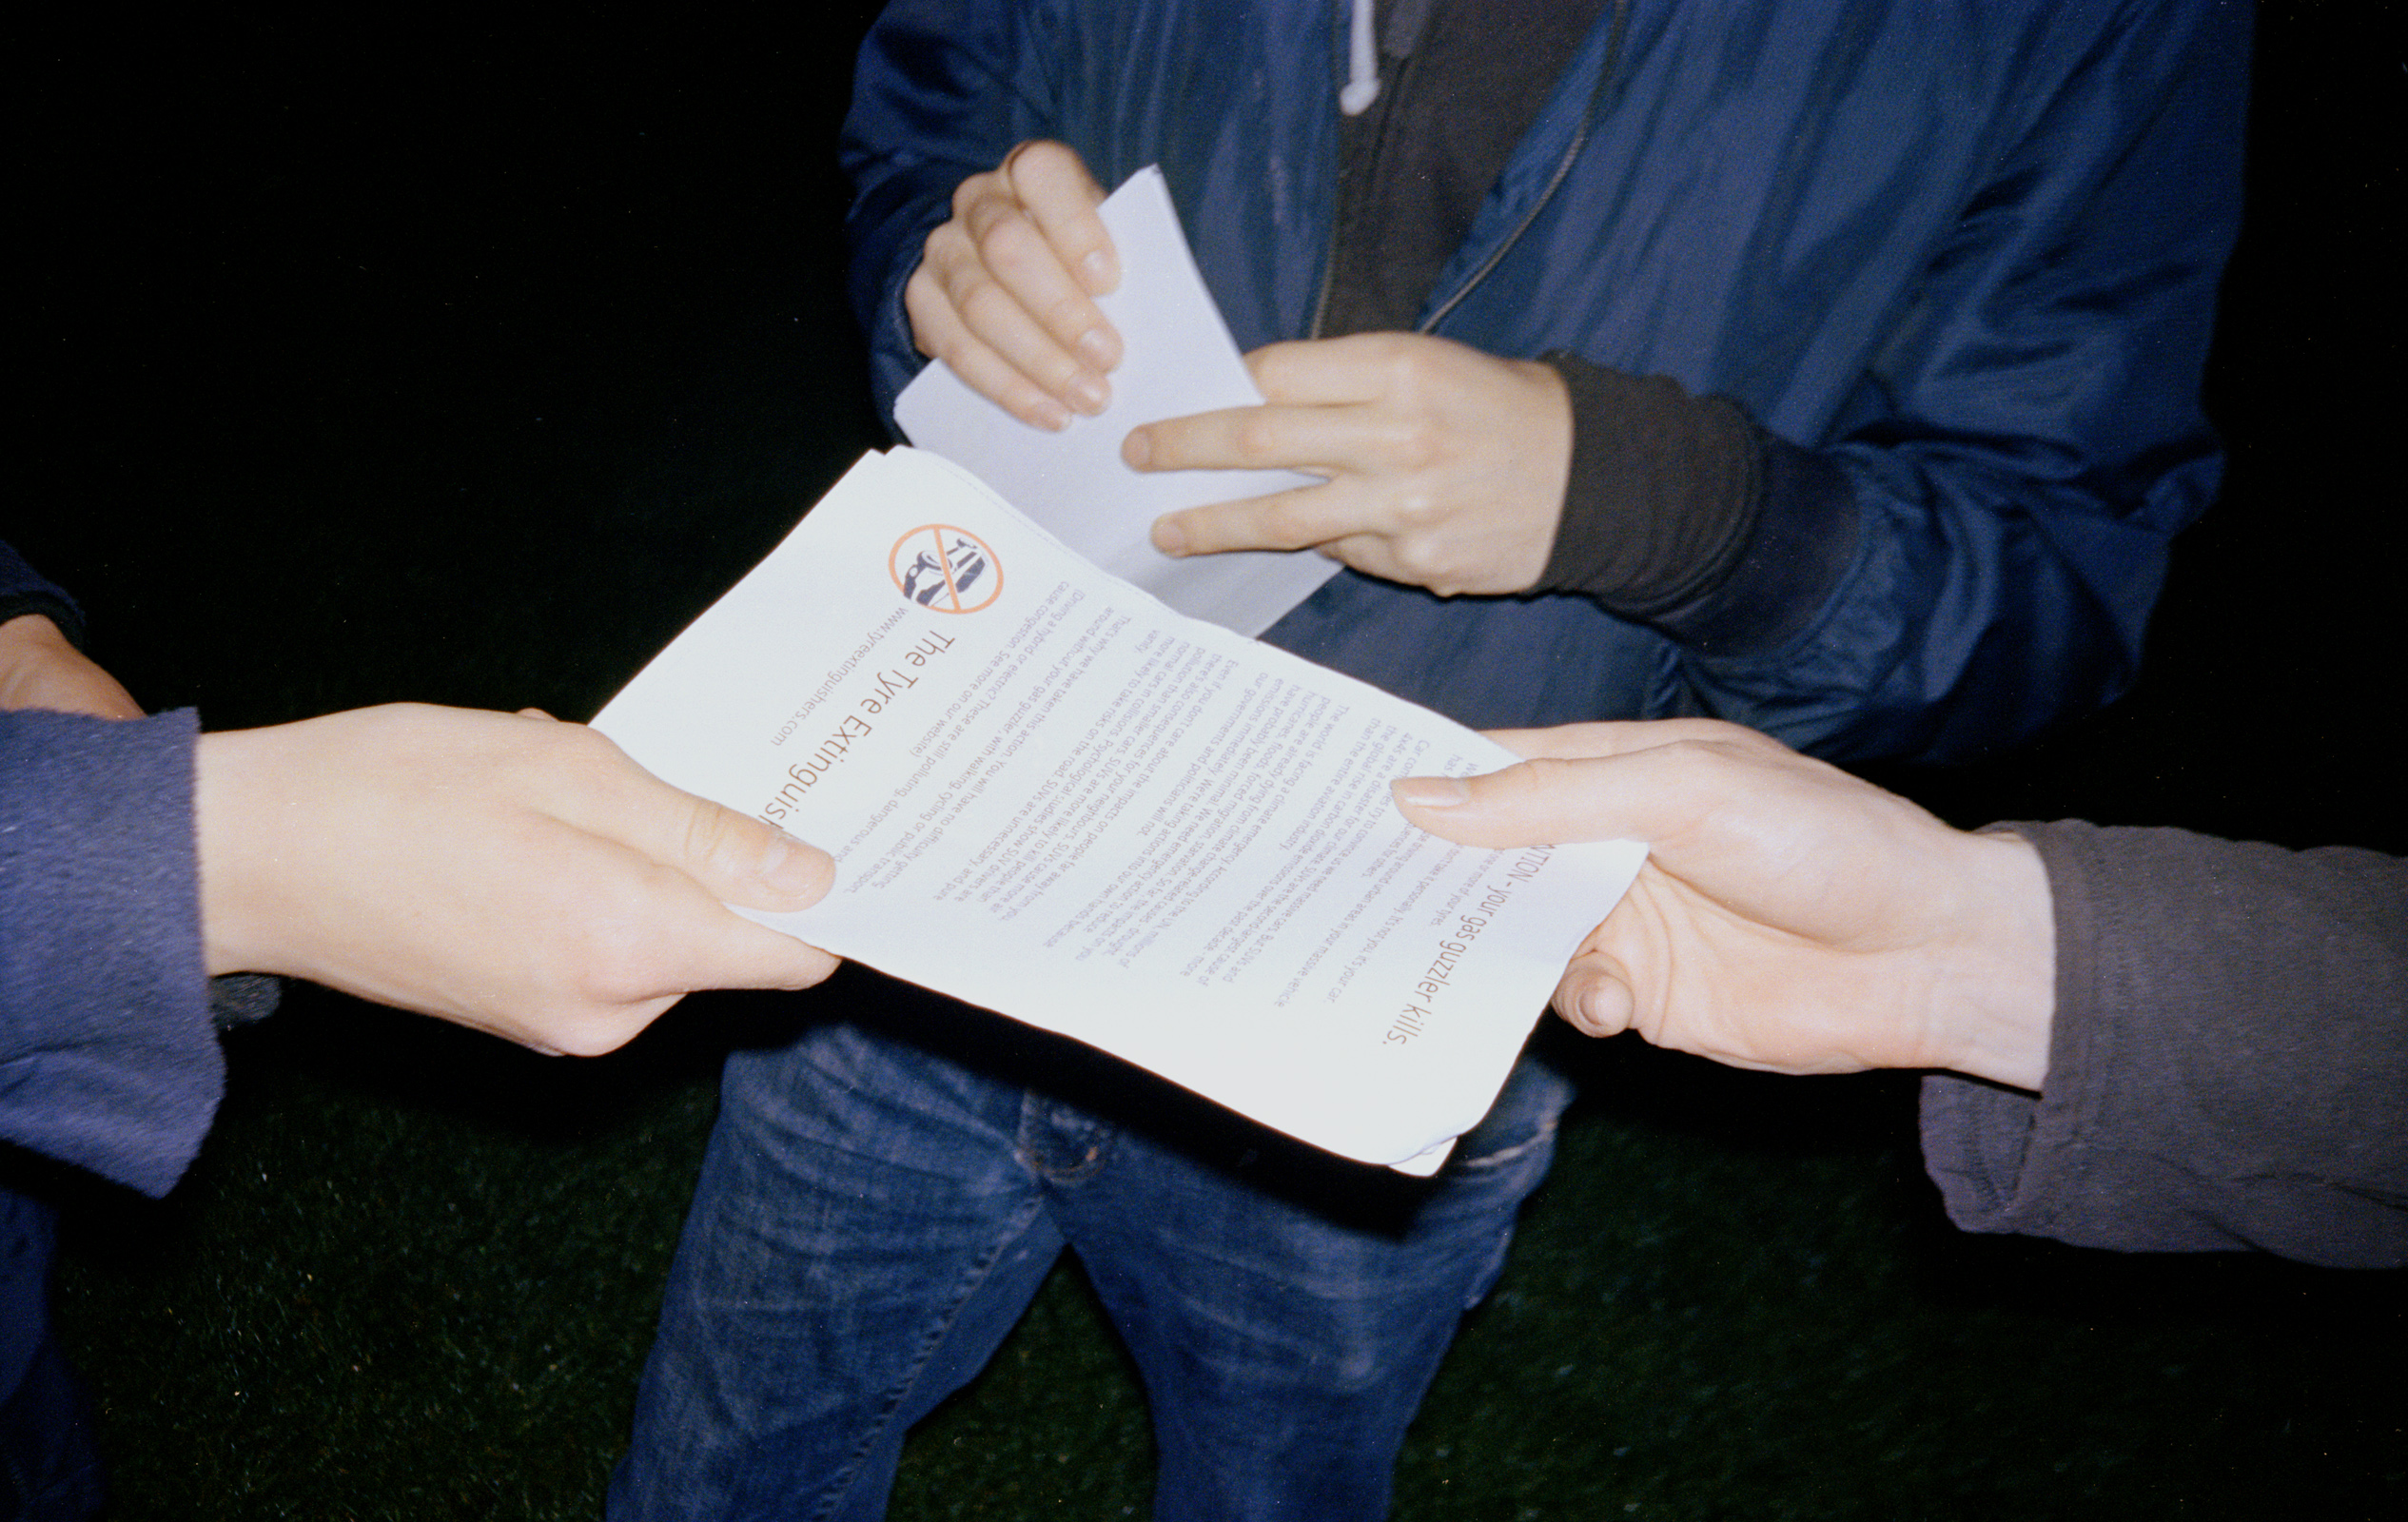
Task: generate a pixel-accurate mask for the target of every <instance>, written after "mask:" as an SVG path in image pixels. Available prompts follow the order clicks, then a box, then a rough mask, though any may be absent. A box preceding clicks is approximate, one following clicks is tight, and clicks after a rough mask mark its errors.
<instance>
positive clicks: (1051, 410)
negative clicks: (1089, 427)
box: [1029, 397, 1070, 434]
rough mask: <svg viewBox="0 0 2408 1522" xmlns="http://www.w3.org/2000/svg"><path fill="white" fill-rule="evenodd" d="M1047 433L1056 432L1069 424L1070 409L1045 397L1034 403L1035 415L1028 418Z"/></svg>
mask: <svg viewBox="0 0 2408 1522" xmlns="http://www.w3.org/2000/svg"><path fill="white" fill-rule="evenodd" d="M1029 421H1030V422H1032V423H1035V424H1036V425H1037V426H1038V427H1040V428H1043V429H1044V430H1045V431H1046V432H1047V433H1052V434H1058V433H1060V432H1061V431H1062V430H1063V429H1065V428H1067V427H1069V426H1070V409H1069V408H1067V407H1065V406H1064V405H1062V403H1060V402H1058V401H1056V400H1053V399H1052V398H1051V397H1047V399H1046V400H1043V401H1040V402H1038V403H1037V405H1036V416H1035V417H1033V418H1030V419H1029Z"/></svg>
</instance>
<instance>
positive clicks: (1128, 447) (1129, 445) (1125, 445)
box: [1121, 428, 1162, 544]
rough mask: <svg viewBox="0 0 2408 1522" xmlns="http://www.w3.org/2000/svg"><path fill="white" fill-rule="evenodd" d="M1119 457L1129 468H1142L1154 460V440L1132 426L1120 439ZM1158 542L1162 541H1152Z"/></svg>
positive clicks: (1143, 430) (1140, 429)
mask: <svg viewBox="0 0 2408 1522" xmlns="http://www.w3.org/2000/svg"><path fill="white" fill-rule="evenodd" d="M1121 459H1122V461H1123V462H1124V463H1125V464H1126V465H1127V466H1128V468H1129V469H1131V470H1144V469H1145V467H1146V466H1148V465H1150V464H1152V463H1153V462H1154V440H1153V439H1151V438H1150V437H1148V436H1147V434H1146V432H1145V429H1143V428H1132V429H1130V430H1129V431H1128V437H1127V438H1126V439H1122V440H1121ZM1154 542H1155V543H1157V544H1160V543H1161V542H1162V541H1161V540H1160V539H1156V540H1155V541H1154Z"/></svg>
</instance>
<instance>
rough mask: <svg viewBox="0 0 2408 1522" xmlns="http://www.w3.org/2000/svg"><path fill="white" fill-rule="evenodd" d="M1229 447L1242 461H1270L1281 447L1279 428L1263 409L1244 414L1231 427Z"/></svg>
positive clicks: (1255, 409)
mask: <svg viewBox="0 0 2408 1522" xmlns="http://www.w3.org/2000/svg"><path fill="white" fill-rule="evenodd" d="M1229 447H1230V450H1231V452H1232V453H1234V454H1235V455H1237V457H1238V458H1239V459H1270V458H1272V456H1273V454H1274V452H1275V451H1276V450H1277V449H1278V447H1279V428H1278V426H1277V425H1276V424H1275V423H1273V422H1272V420H1271V419H1270V416H1269V414H1268V413H1267V411H1266V410H1264V409H1263V408H1259V407H1258V408H1254V409H1251V410H1248V411H1245V412H1242V413H1240V414H1239V415H1238V417H1237V419H1236V420H1235V421H1234V422H1233V423H1232V424H1231V426H1230V429H1229Z"/></svg>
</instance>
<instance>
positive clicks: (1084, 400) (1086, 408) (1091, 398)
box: [1070, 375, 1112, 418]
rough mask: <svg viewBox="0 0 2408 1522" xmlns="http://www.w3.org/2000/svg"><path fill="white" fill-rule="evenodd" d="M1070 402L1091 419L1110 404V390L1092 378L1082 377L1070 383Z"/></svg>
mask: <svg viewBox="0 0 2408 1522" xmlns="http://www.w3.org/2000/svg"><path fill="white" fill-rule="evenodd" d="M1070 400H1072V401H1075V402H1077V403H1078V406H1079V410H1080V411H1081V412H1084V413H1086V414H1087V416H1088V417H1090V418H1092V417H1094V416H1095V415H1096V414H1097V413H1099V412H1102V411H1103V410H1104V409H1105V408H1106V407H1108V406H1110V405H1111V404H1112V389H1111V387H1109V386H1107V385H1106V384H1105V383H1104V382H1103V381H1102V380H1098V379H1096V378H1095V377H1094V376H1091V375H1082V376H1079V377H1077V378H1076V379H1074V380H1071V382H1070Z"/></svg>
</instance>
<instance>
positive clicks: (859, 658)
mask: <svg viewBox="0 0 2408 1522" xmlns="http://www.w3.org/2000/svg"><path fill="white" fill-rule="evenodd" d="M595 724H596V727H597V728H598V729H600V730H601V731H603V732H605V733H607V734H609V735H610V736H611V737H612V738H613V739H615V740H617V742H618V744H619V745H620V746H621V747H623V748H624V749H625V750H626V751H628V753H629V754H631V755H632V756H634V757H635V759H636V761H638V762H640V763H641V764H642V765H644V766H645V767H647V768H649V769H650V770H651V771H654V772H656V773H657V774H658V775H660V776H662V777H664V778H666V779H668V780H669V781H671V782H674V783H675V784H677V785H678V786H680V787H683V788H686V789H688V790H692V791H695V792H698V793H701V794H702V795H704V796H706V797H710V798H713V799H715V800H716V801H718V802H720V803H723V804H725V805H727V806H728V807H730V808H732V809H735V810H738V811H740V812H744V813H748V814H753V815H755V816H758V817H761V818H764V819H768V820H771V821H772V822H773V823H775V824H777V825H779V826H780V827H781V828H783V829H787V830H789V831H790V832H792V833H793V834H795V835H798V836H800V837H802V838H804V839H806V840H809V841H812V842H813V843H814V844H816V845H819V846H821V847H823V848H825V849H828V850H829V851H830V852H832V854H833V855H834V856H835V858H836V861H837V884H836V887H835V888H834V889H833V890H832V892H831V893H830V894H829V896H828V898H827V900H826V901H825V902H823V903H822V904H820V905H819V906H817V907H813V908H812V909H809V910H806V911H804V912H802V913H800V914H794V915H786V916H767V915H757V914H756V915H754V918H756V919H760V920H762V921H763V922H764V923H767V924H771V925H773V926H775V927H778V928H780V929H784V930H788V931H790V932H791V933H793V934H794V935H797V936H800V937H802V938H803V939H805V940H808V941H810V942H812V943H813V944H814V945H817V946H825V947H826V948H827V949H829V950H831V951H832V952H835V953H837V954H838V955H841V956H845V957H850V958H853V959H856V960H859V961H861V962H864V963H867V964H869V965H871V966H875V967H878V968H880V969H882V970H884V971H886V972H889V973H891V974H893V975H895V976H897V977H900V978H904V979H907V980H909V981H910V982H913V983H918V984H922V985H927V986H929V987H931V988H935V989H937V990H939V991H941V992H944V993H949V994H951V995H953V996H954V997H956V998H960V999H963V1000H966V1001H968V1002H969V1003H971V1004H974V1005H983V1006H985V1007H987V1008H989V1009H993V1010H997V1011H1000V1012H1001V1013H1003V1014H1006V1015H1009V1016H1012V1017H1013V1018H1016V1019H1019V1020H1023V1021H1027V1022H1028V1023H1029V1024H1035V1025H1040V1026H1044V1027H1046V1028H1047V1029H1050V1030H1055V1031H1059V1032H1062V1033H1064V1034H1066V1035H1068V1036H1072V1037H1075V1038H1077V1039H1078V1040H1080V1041H1083V1042H1087V1043H1088V1044H1092V1045H1095V1046H1098V1047H1101V1048H1103V1049H1104V1050H1106V1051H1108V1052H1112V1053H1114V1054H1116V1055H1118V1056H1120V1057H1123V1058H1125V1059H1126V1060H1128V1061H1130V1062H1133V1063H1139V1064H1140V1065H1142V1066H1145V1067H1147V1068H1150V1069H1152V1070H1153V1071H1154V1072H1157V1073H1160V1074H1162V1075H1163V1076H1165V1078H1168V1079H1170V1080H1172V1081H1173V1082H1176V1083H1181V1084H1184V1085H1185V1086H1186V1087H1188V1088H1190V1089H1193V1090H1195V1091H1196V1092H1198V1093H1201V1094H1203V1095H1204V1096H1206V1097H1207V1098H1210V1099H1213V1100H1215V1101H1218V1102H1221V1103H1223V1104H1225V1105H1227V1106H1229V1107H1230V1108H1232V1109H1235V1110H1238V1111H1240V1112H1242V1113H1243V1114H1246V1115H1249V1116H1252V1117H1253V1118H1255V1119H1256V1120H1258V1121H1261V1122H1264V1123H1266V1124H1269V1125H1272V1126H1275V1127H1277V1128H1279V1129H1280V1130H1282V1131H1285V1132H1287V1133H1289V1134H1290V1135H1293V1136H1297V1137H1300V1138H1302V1139H1303V1140H1304V1141H1310V1142H1313V1143H1315V1144H1317V1145H1319V1146H1321V1147H1325V1148H1327V1149H1329V1150H1330V1151H1333V1152H1337V1153H1340V1154H1341V1155H1343V1156H1346V1157H1350V1158H1355V1159H1359V1160H1361V1161H1367V1162H1377V1163H1387V1164H1390V1165H1400V1166H1404V1167H1406V1168H1408V1169H1409V1170H1411V1171H1416V1172H1420V1171H1427V1170H1428V1169H1429V1168H1432V1167H1435V1166H1436V1165H1437V1162H1438V1161H1439V1158H1441V1157H1443V1155H1444V1149H1445V1147H1446V1146H1447V1145H1448V1144H1449V1143H1450V1141H1451V1140H1452V1139H1453V1138H1454V1137H1456V1136H1458V1135H1459V1134H1460V1133H1461V1132H1463V1131H1465V1130H1467V1129H1469V1128H1470V1127H1471V1126H1472V1125H1473V1124H1474V1123H1475V1122H1478V1120H1479V1118H1480V1116H1481V1115H1482V1114H1484V1113H1485V1112H1486V1110H1487V1108H1488V1106H1489V1105H1490V1103H1492V1102H1494V1100H1495V1098H1496V1095H1497V1092H1498V1087H1499V1086H1500V1085H1501V1084H1502V1083H1503V1081H1504V1078H1505V1075H1506V1072H1507V1071H1508V1069H1509V1068H1510V1067H1511V1065H1512V1063H1513V1062H1514V1059H1515V1056H1516V1054H1517V1052H1518V1050H1519V1048H1520V1046H1521V1044H1522V1043H1523V1041H1524V1040H1525V1039H1526V1037H1527V1036H1528V1034H1529V1030H1530V1027H1531V1024H1532V1023H1533V1022H1534V1021H1535V1020H1536V1018H1537V1015H1538V1013H1539V1012H1540V1010H1541V1009H1542V1008H1543V1006H1544V1005H1545V1003H1546V1000H1547V998H1548V996H1549V994H1550V993H1551V992H1552V991H1553V989H1554V987H1555V984H1556V978H1557V976H1558V974H1559V973H1560V972H1561V970H1562V968H1563V966H1564V963H1565V962H1566V961H1567V960H1568V958H1569V957H1570V955H1571V953H1572V952H1573V950H1574V949H1575V948H1576V946H1577V945H1578V943H1579V942H1580V940H1581V938H1582V936H1583V935H1584V934H1585V933H1586V931H1587V930H1588V929H1589V928H1590V927H1594V926H1595V925H1596V923H1597V921H1598V920H1600V919H1602V918H1603V917H1604V915H1605V913H1606V911H1607V910H1608V909H1610V908H1611V907H1613V905H1614V904H1615V901H1616V900H1617V899H1618V898H1619V896H1620V894H1621V892H1622V891H1623V889H1624V888H1626V887H1627V886H1628V884H1629V882H1630V880H1631V877H1632V876H1633V874H1634V873H1635V871H1636V870H1637V868H1638V864H1639V862H1640V860H1641V858H1642V855H1643V853H1642V852H1641V850H1640V849H1639V848H1637V847H1635V846H1632V845H1629V844H1627V843H1615V844H1606V845H1583V846H1572V847H1564V848H1561V849H1547V848H1538V849H1530V850H1520V851H1505V852H1495V851H1480V850H1471V849H1463V848H1459V847H1455V846H1451V845H1448V844H1447V843H1445V842H1443V841H1440V840H1438V839H1437V838H1435V837H1433V836H1430V835H1426V834H1423V833H1422V832H1421V831H1419V830H1418V829H1414V828H1413V827H1412V826H1411V825H1409V824H1408V823H1406V822H1405V820H1404V818H1403V816H1402V815H1400V813H1398V811H1397V810H1396V808H1395V805H1394V803H1393V802H1392V801H1391V799H1390V796H1389V792H1388V783H1389V781H1390V780H1391V779H1392V778H1395V777H1400V776H1405V775H1411V774H1432V773H1440V772H1443V773H1450V774H1455V775H1467V774H1471V773H1474V772H1478V771H1490V770H1493V769H1495V768H1497V767H1499V766H1503V765H1506V764H1508V763H1509V762H1511V761H1512V760H1513V757H1512V756H1511V755H1510V754H1508V753H1507V752H1506V751H1503V750H1502V749H1500V748H1499V747H1498V746H1496V745H1495V744H1494V743H1492V742H1490V741H1488V740H1486V739H1484V738H1482V737H1481V736H1479V735H1478V734H1476V733H1474V732H1471V731H1469V730H1466V729H1463V728H1461V727H1460V726H1459V725H1456V724H1454V723H1453V722H1451V721H1449V720H1447V719H1445V718H1442V717H1440V716H1439V715H1438V714H1435V713H1432V712H1428V711H1427V710H1424V709H1420V708H1418V707H1415V706H1414V705H1412V704H1409V703H1406V702H1403V701H1401V700H1400V699H1398V698H1394V697H1391V696H1389V695H1388V694H1386V693H1380V692H1379V691H1377V690H1376V689H1374V688H1371V687H1368V686H1365V685H1364V684H1362V683H1360V682H1357V681H1354V680H1353V679H1351V678H1349V677H1344V676H1341V675H1338V674H1336V673H1331V672H1328V671H1324V670H1322V669H1321V668H1319V667H1316V666H1313V665H1311V664H1309V663H1308V662H1305V661H1302V660H1300V659H1298V658H1297V657H1295V656H1292V655H1289V654H1286V653H1284V652H1282V651H1279V650H1275V649H1272V648H1270V647H1268V646H1265V645H1262V644H1259V643H1256V642H1255V641H1252V640H1248V639H1244V638H1241V637H1240V636H1238V635H1236V634H1230V633H1229V632H1228V631H1226V630H1224V629H1221V628H1218V627H1216V626H1214V625H1211V624H1207V623H1203V622H1200V621H1198V620H1194V619H1190V618H1185V617H1183V616H1181V615H1177V614H1175V613H1172V612H1171V611H1170V610H1169V609H1167V608H1165V607H1164V606H1162V605H1161V604H1160V603H1158V602H1156V601H1155V600H1154V599H1153V598H1151V597H1150V596H1147V595H1145V594H1144V593H1142V592H1139V591H1138V590H1137V589H1135V588H1133V587H1130V586H1128V585H1126V583H1123V582H1120V581H1118V580H1116V579H1114V578H1112V577H1111V576H1106V575H1105V574H1104V573H1103V572H1101V571H1098V570H1097V569H1096V568H1094V567H1093V566H1091V565H1088V564H1087V563H1086V562H1085V561H1084V560H1082V559H1080V558H1079V557H1078V556H1074V555H1072V554H1070V553H1069V552H1068V551H1067V549H1065V548H1064V547H1063V546H1062V545H1061V544H1060V543H1059V542H1058V541H1056V540H1055V539H1053V538H1052V537H1050V536H1049V535H1047V533H1046V532H1045V531H1044V530H1043V529H1041V528H1039V527H1037V526H1036V525H1035V524H1034V523H1033V522H1031V521H1030V520H1029V519H1028V518H1027V517H1023V516H1022V515H1021V514H1020V513H1018V512H1017V511H1016V510H1014V509H1013V508H1012V507H1010V506H1009V505H1008V504H1007V503H1006V502H1005V501H1003V499H1002V498H998V497H996V496H995V495H994V494H993V493H992V492H991V491H989V490H988V489H987V488H986V487H985V486H984V485H982V484H981V483H980V482H979V481H978V480H977V479H976V478H972V477H970V476H969V474H968V473H967V472H964V471H962V470H960V469H959V468H958V467H955V466H952V465H949V464H948V463H947V462H945V461H944V460H942V459H937V458H935V457H933V456H930V455H927V454H925V453H922V452H919V451H915V450H910V449H897V450H895V451H892V452H891V453H890V454H888V455H885V456H877V455H872V456H869V457H867V458H865V459H863V460H862V462H861V463H860V464H859V465H858V466H856V467H855V468H854V469H853V471H852V473H851V474H849V475H848V476H847V477H846V478H844V480H842V481H841V482H839V483H838V484H837V486H836V487H835V489H834V490H833V491H832V492H831V493H830V494H829V496H828V497H827V498H825V499H823V500H822V501H821V502H820V503H819V505H818V506H817V507H815V508H814V509H812V512H811V514H810V515H809V516H808V517H806V518H805V519H804V520H803V522H802V523H801V524H800V525H799V526H798V527H797V528H796V529H795V530H794V532H793V534H792V535H790V536H789V537H788V538H787V539H786V540H785V542H784V543H782V544H781V545H779V547H778V548H777V549H776V550H775V551H773V553H772V554H771V555H770V556H769V557H768V558H767V559H766V560H764V561H763V562H762V563H761V565H760V566H759V567H758V568H756V569H755V570H754V572H753V573H752V574H751V575H750V576H747V577H746V578H745V579H744V580H743V581H741V582H740V583H738V584H737V585H736V586H735V587H734V589H733V590H732V591H730V592H729V593H728V595H726V596H725V597H723V598H722V599H721V600H720V601H719V602H718V603H717V605H715V607H714V608H712V609H711V611H710V612H709V613H707V614H705V615H703V616H702V618H700V619H699V620H697V621H696V622H695V625H694V626H693V627H692V628H690V629H688V630H687V631H686V632H685V633H684V634H681V635H679V636H678V638H677V639H676V640H675V642H673V643H672V644H671V645H670V646H669V647H668V648H667V649H666V650H664V651H663V652H662V653H661V654H659V656H658V657H656V659H655V660H654V661H653V662H652V664H651V665H649V666H648V667H646V668H645V670H644V671H643V673H641V674H640V675H638V676H637V677H636V680H635V681H634V682H633V683H631V684H630V685H629V686H628V688H627V689H626V690H625V691H624V692H622V693H619V695H618V696H617V697H616V698H614V699H613V700H612V702H611V703H610V705H609V707H607V708H606V709H605V710H604V711H603V712H602V713H601V714H600V715H599V716H598V717H597V719H596V720H595Z"/></svg>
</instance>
